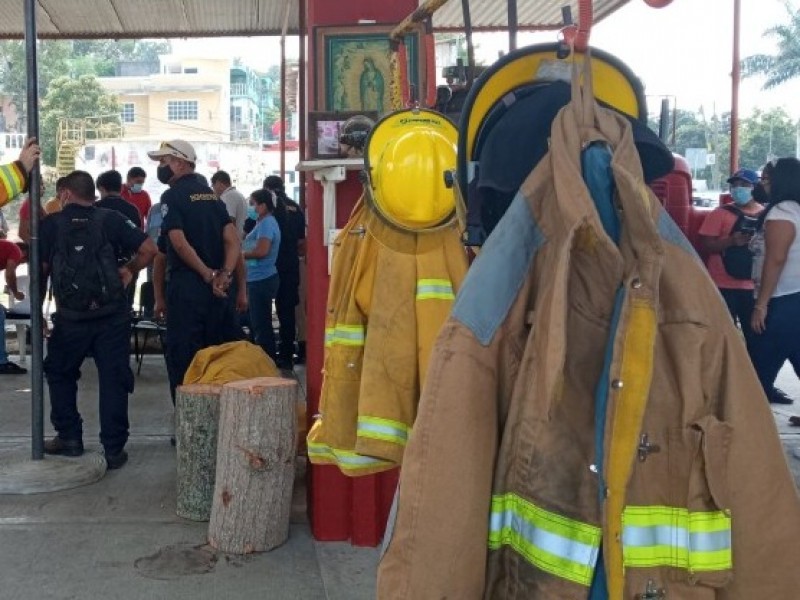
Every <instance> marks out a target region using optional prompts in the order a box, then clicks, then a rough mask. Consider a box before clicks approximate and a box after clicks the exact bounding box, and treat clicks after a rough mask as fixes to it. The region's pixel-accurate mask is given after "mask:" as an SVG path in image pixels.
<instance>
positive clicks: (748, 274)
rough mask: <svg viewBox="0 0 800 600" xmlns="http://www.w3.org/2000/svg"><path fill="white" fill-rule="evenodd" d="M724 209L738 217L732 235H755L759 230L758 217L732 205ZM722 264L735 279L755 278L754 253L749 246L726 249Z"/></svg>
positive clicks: (727, 205) (726, 205) (725, 206)
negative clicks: (742, 233) (740, 233)
mask: <svg viewBox="0 0 800 600" xmlns="http://www.w3.org/2000/svg"><path fill="white" fill-rule="evenodd" d="M722 208H723V209H724V210H727V211H728V212H729V213H731V214H734V215H736V217H737V218H736V222H735V223H734V224H733V229H731V235H733V234H734V233H736V232H737V231H742V232H744V233H748V234H753V233H755V232H756V230H757V229H758V222H759V216H758V215H755V216H754V215H746V214H745V213H744V212H742V211H741V209H739V207H737V206H734V205H732V204H725V205H724V206H723V207H722ZM722 264H723V265H724V266H725V271H726V272H727V273H728V275H730V276H731V277H733V278H734V279H752V278H753V253H752V252H751V251H750V248H748V247H747V246H731V247H729V248H726V249H725V251H724V252H723V253H722Z"/></svg>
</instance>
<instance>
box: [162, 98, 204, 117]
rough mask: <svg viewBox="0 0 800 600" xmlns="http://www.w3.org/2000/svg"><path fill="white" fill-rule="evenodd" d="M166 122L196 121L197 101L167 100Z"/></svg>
mask: <svg viewBox="0 0 800 600" xmlns="http://www.w3.org/2000/svg"><path fill="white" fill-rule="evenodd" d="M167 120H168V121H197V100H169V101H168V102H167Z"/></svg>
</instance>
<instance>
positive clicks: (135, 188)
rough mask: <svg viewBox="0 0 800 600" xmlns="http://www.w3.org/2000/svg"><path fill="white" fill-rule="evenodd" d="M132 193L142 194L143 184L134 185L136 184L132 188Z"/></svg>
mask: <svg viewBox="0 0 800 600" xmlns="http://www.w3.org/2000/svg"><path fill="white" fill-rule="evenodd" d="M131 191H132V192H133V193H134V194H138V193H139V192H141V191H142V184H141V183H134V184H133V185H132V186H131Z"/></svg>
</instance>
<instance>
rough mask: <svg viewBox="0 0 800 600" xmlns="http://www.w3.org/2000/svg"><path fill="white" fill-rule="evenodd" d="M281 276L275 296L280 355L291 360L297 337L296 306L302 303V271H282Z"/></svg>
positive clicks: (283, 358)
mask: <svg viewBox="0 0 800 600" xmlns="http://www.w3.org/2000/svg"><path fill="white" fill-rule="evenodd" d="M279 276H280V280H281V283H280V286H279V287H278V294H277V296H275V312H276V313H277V315H278V324H279V327H280V344H279V347H278V355H279V356H280V358H281V359H282V360H291V358H292V356H293V355H294V342H295V338H296V337H297V318H296V316H295V308H296V307H297V305H298V304H300V291H299V290H300V272H299V271H298V270H296V269H295V270H288V271H280V272H279Z"/></svg>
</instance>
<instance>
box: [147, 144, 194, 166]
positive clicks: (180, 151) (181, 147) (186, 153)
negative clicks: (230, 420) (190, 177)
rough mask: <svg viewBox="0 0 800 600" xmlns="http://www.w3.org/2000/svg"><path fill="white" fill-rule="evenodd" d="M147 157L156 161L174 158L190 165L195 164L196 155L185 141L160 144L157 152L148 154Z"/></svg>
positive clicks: (153, 151)
mask: <svg viewBox="0 0 800 600" xmlns="http://www.w3.org/2000/svg"><path fill="white" fill-rule="evenodd" d="M147 156H149V157H150V158H152V159H153V160H158V159H159V158H161V157H162V156H175V157H177V158H182V159H183V160H186V161H189V162H190V163H194V162H197V153H196V152H195V151H194V147H193V146H192V145H191V144H190V143H189V142H187V141H185V140H170V141H168V142H161V146H159V148H158V150H152V151H151V152H148V153H147Z"/></svg>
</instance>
